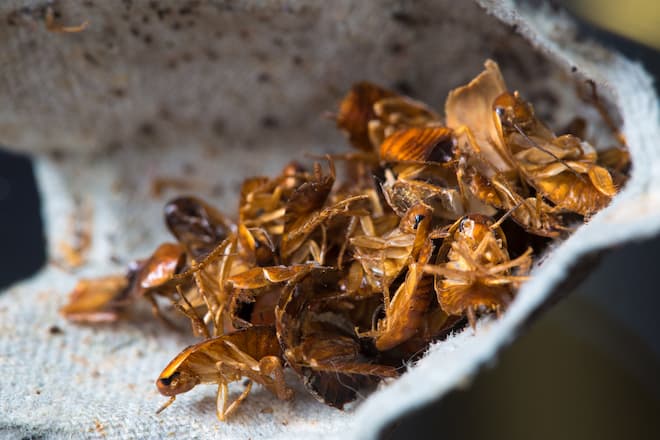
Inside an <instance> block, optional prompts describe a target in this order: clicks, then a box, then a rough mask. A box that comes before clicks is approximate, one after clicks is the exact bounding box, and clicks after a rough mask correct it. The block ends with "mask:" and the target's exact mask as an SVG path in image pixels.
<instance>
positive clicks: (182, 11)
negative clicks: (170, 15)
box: [179, 5, 193, 15]
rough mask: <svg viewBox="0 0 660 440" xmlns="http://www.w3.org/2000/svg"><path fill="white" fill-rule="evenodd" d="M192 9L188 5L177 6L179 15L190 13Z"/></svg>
mask: <svg viewBox="0 0 660 440" xmlns="http://www.w3.org/2000/svg"><path fill="white" fill-rule="evenodd" d="M192 12H193V10H192V8H191V7H190V6H189V5H186V6H182V7H180V8H179V15H188V14H192Z"/></svg>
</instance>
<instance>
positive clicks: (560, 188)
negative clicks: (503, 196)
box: [493, 92, 617, 216]
mask: <svg viewBox="0 0 660 440" xmlns="http://www.w3.org/2000/svg"><path fill="white" fill-rule="evenodd" d="M493 110H494V112H495V115H496V119H495V120H496V122H497V124H496V126H497V128H498V131H499V135H500V138H501V139H502V140H503V145H504V146H505V149H506V153H508V154H509V156H510V158H511V160H512V161H514V162H515V164H516V167H517V169H518V171H519V172H520V175H521V177H522V178H523V179H524V180H525V181H526V182H527V183H528V184H529V185H530V186H532V187H534V189H536V191H537V192H538V193H539V194H541V195H542V196H543V197H544V198H546V199H548V200H550V201H551V202H552V203H553V204H554V205H555V206H556V207H557V208H558V209H561V210H565V211H570V212H575V213H578V214H580V215H584V216H590V215H592V214H593V213H595V212H596V211H598V210H600V209H602V208H604V207H605V206H606V205H607V204H608V203H609V202H610V200H611V198H612V196H614V195H615V194H616V193H617V188H616V187H615V186H614V183H613V181H612V176H611V175H610V173H609V171H607V170H606V169H605V168H603V167H601V166H599V165H597V163H596V162H597V160H598V154H597V153H596V150H595V149H594V148H593V147H592V146H591V145H589V144H588V143H587V142H584V141H581V140H580V139H578V138H576V137H575V136H572V135H563V136H559V137H556V136H555V135H554V134H553V133H552V132H551V131H550V130H549V129H548V128H547V127H545V126H544V125H543V124H542V123H541V122H540V121H539V120H538V119H537V118H536V117H535V115H534V111H533V109H532V106H531V105H530V104H528V103H526V102H524V101H523V100H522V99H521V98H520V96H519V95H518V93H513V94H511V93H508V92H505V93H503V94H502V95H500V96H498V97H497V98H496V99H495V101H494V102H493Z"/></svg>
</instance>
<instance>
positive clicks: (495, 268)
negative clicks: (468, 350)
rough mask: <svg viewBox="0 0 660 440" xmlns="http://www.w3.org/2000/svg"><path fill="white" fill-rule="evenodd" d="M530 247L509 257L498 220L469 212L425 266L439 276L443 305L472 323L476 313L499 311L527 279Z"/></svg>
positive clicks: (436, 288) (428, 270)
mask: <svg viewBox="0 0 660 440" xmlns="http://www.w3.org/2000/svg"><path fill="white" fill-rule="evenodd" d="M531 253H532V250H531V248H530V249H528V250H527V251H526V252H524V253H523V254H522V255H520V256H519V257H517V258H515V259H511V258H510V257H509V253H508V251H507V243H506V237H505V236H504V232H503V231H502V229H501V228H500V227H499V225H498V224H496V223H493V221H492V220H491V219H490V218H488V217H486V216H483V215H478V214H477V215H475V214H473V215H468V216H465V217H463V218H461V219H459V220H458V221H456V222H455V223H454V224H453V225H452V226H451V228H450V229H449V236H448V237H447V238H446V239H445V240H444V242H443V245H442V247H441V248H440V251H439V253H438V256H437V259H436V264H435V265H426V266H425V267H424V271H425V272H427V273H431V274H434V275H435V290H436V294H437V297H438V302H439V303H440V306H441V308H442V310H444V312H445V313H447V314H449V315H467V317H468V320H469V321H470V324H471V325H472V327H474V326H475V324H476V314H477V313H482V312H489V311H494V312H496V313H498V314H499V313H500V312H501V311H502V310H503V309H504V308H505V307H506V306H507V305H508V304H509V303H510V302H511V301H512V300H513V296H514V293H515V289H516V288H517V287H518V286H519V285H520V283H521V282H522V281H524V280H526V279H527V277H526V274H527V272H528V271H529V268H530V265H531V262H532V259H531Z"/></svg>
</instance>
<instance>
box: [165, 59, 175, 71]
mask: <svg viewBox="0 0 660 440" xmlns="http://www.w3.org/2000/svg"><path fill="white" fill-rule="evenodd" d="M165 66H166V67H167V68H168V69H172V70H174V69H176V68H177V66H178V63H177V62H176V60H175V59H174V58H171V59H169V60H167V62H166V63H165Z"/></svg>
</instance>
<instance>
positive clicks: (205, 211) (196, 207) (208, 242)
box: [165, 197, 235, 260]
mask: <svg viewBox="0 0 660 440" xmlns="http://www.w3.org/2000/svg"><path fill="white" fill-rule="evenodd" d="M165 222H166V223H167V227H168V228H169V230H170V232H171V233H172V235H174V236H175V237H176V239H177V240H178V242H179V243H180V244H181V245H182V246H183V247H184V248H185V249H186V251H187V252H188V253H189V254H190V256H191V257H192V258H194V259H196V260H199V259H201V258H203V257H204V256H205V255H207V254H208V253H210V252H211V251H212V250H213V249H215V248H216V246H218V245H219V244H220V243H221V242H222V241H223V240H224V239H225V238H227V236H228V235H229V233H230V232H231V231H232V230H234V229H235V225H234V223H233V222H232V221H231V220H229V219H228V218H227V217H225V216H224V215H223V214H222V213H221V212H220V211H218V210H217V209H215V208H213V207H212V206H210V205H209V204H207V203H206V202H204V201H203V200H201V199H198V198H196V197H179V198H177V199H174V200H172V201H170V202H169V203H168V204H167V205H165Z"/></svg>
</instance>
